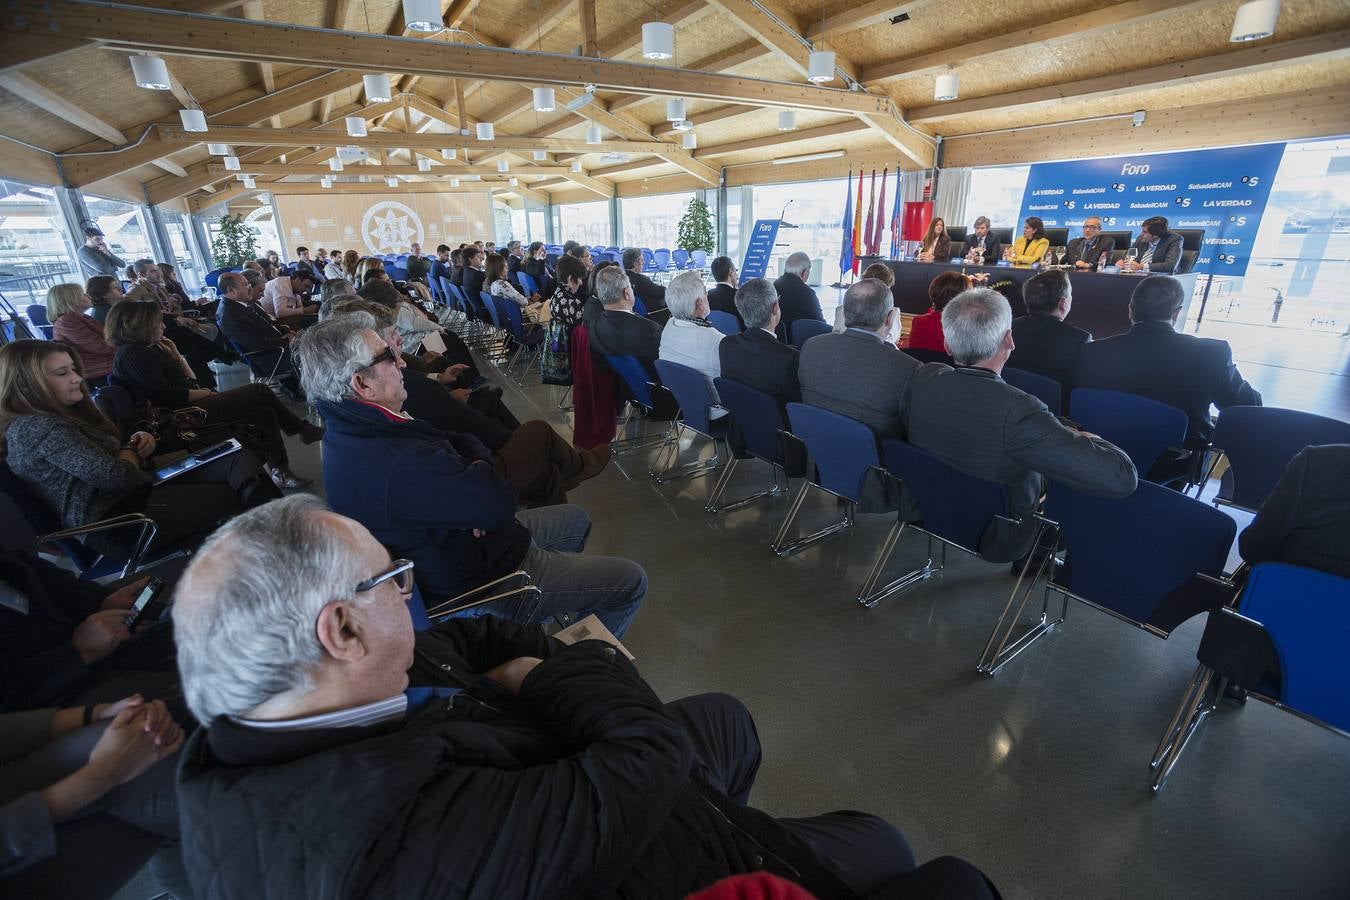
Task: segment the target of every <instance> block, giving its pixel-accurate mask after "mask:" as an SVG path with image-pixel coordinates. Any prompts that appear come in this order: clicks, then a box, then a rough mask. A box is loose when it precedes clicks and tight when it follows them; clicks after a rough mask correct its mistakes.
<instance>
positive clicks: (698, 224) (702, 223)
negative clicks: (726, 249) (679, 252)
mask: <svg viewBox="0 0 1350 900" xmlns="http://www.w3.org/2000/svg"><path fill="white" fill-rule="evenodd" d="M675 246H676V247H681V248H683V249H685V250H702V251H704V252H705V253H712V252H713V250H714V249H716V247H717V238H716V236H715V235H714V234H713V222H712V213H711V212H710V211H709V210H708V204H706V203H704V202H703V198H702V197H700V196H698V195H697V194H695V195H694V199H693V200H690V201H689V208H688V209H686V210H685V211H684V218H682V219H680V226H679V232H678V233H677V235H676V238H675Z"/></svg>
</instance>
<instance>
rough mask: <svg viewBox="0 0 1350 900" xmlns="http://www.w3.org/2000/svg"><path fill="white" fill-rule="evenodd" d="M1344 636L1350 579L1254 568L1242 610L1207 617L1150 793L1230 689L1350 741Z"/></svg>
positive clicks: (1283, 567) (1282, 567)
mask: <svg viewBox="0 0 1350 900" xmlns="http://www.w3.org/2000/svg"><path fill="white" fill-rule="evenodd" d="M1346 634H1350V579H1348V578H1340V577H1337V576H1335V575H1331V574H1328V573H1326V572H1318V571H1314V570H1312V569H1305V568H1301V567H1299V566H1291V565H1288V564H1285V563H1263V564H1261V565H1258V566H1256V567H1255V568H1253V569H1252V571H1251V574H1250V575H1249V576H1248V578H1247V584H1246V586H1245V587H1244V589H1243V592H1242V596H1241V597H1240V598H1239V600H1238V603H1237V609H1236V610H1234V609H1231V608H1228V607H1222V608H1220V609H1218V610H1215V611H1213V612H1211V613H1210V614H1209V620H1208V621H1207V622H1206V623H1205V633H1204V636H1203V637H1202V638H1201V639H1200V649H1199V651H1198V652H1197V653H1196V656H1197V658H1198V659H1199V661H1200V665H1199V666H1198V667H1197V668H1196V671H1195V674H1194V675H1193V676H1192V677H1191V681H1190V684H1189V685H1188V686H1187V688H1186V690H1185V692H1184V693H1183V694H1182V697H1181V703H1180V704H1179V705H1178V706H1177V710H1176V712H1175V713H1174V714H1173V715H1172V721H1171V722H1170V723H1169V724H1168V726H1167V730H1166V732H1164V734H1163V739H1162V741H1161V742H1160V743H1159V745H1158V750H1157V751H1156V752H1155V753H1154V755H1153V761H1152V763H1151V765H1152V767H1153V770H1154V774H1153V791H1154V792H1155V793H1156V792H1158V791H1160V790H1162V787H1163V785H1164V783H1166V781H1167V777H1168V775H1170V774H1171V772H1172V769H1173V768H1174V767H1175V766H1176V764H1177V761H1178V760H1179V759H1180V758H1181V754H1182V751H1184V750H1185V749H1186V745H1187V743H1188V742H1189V741H1190V739H1191V737H1192V736H1193V735H1194V734H1195V732H1196V730H1197V729H1198V728H1199V727H1200V724H1201V723H1202V722H1203V721H1204V720H1205V718H1206V717H1207V716H1208V715H1209V714H1210V713H1211V712H1213V711H1214V709H1215V707H1216V702H1217V699H1218V697H1219V696H1220V695H1221V694H1222V693H1223V688H1224V685H1225V683H1232V684H1234V685H1236V686H1237V687H1241V688H1245V689H1246V690H1247V691H1248V697H1254V698H1256V699H1257V700H1261V701H1263V702H1266V703H1270V704H1272V705H1274V706H1276V707H1278V708H1280V709H1284V710H1287V711H1288V712H1291V713H1293V714H1294V715H1296V716H1298V717H1299V718H1302V719H1307V720H1309V721H1312V722H1314V723H1316V724H1318V725H1320V726H1322V727H1324V728H1328V729H1330V730H1332V731H1335V732H1336V733H1338V734H1341V735H1345V736H1347V737H1350V681H1348V680H1347V678H1346V674H1345V636H1346Z"/></svg>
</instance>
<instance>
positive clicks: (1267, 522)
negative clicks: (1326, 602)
mask: <svg viewBox="0 0 1350 900" xmlns="http://www.w3.org/2000/svg"><path fill="white" fill-rule="evenodd" d="M1346 472H1350V444H1322V445H1320V446H1313V447H1305V448H1303V449H1302V450H1301V451H1299V453H1298V455H1297V456H1295V457H1294V458H1293V459H1292V460H1290V461H1289V466H1288V468H1286V469H1285V470H1284V474H1283V475H1281V476H1280V480H1279V482H1278V483H1277V484H1276V485H1275V489H1274V490H1272V491H1271V492H1270V496H1268V497H1266V499H1265V501H1264V502H1263V503H1262V504H1261V508H1260V509H1258V510H1257V511H1256V518H1254V519H1252V523H1251V524H1250V525H1248V526H1247V528H1246V529H1245V530H1244V531H1243V532H1242V534H1241V535H1239V536H1238V551H1239V552H1240V553H1241V555H1242V559H1243V561H1244V562H1248V563H1251V564H1252V565H1255V564H1257V563H1263V562H1283V563H1290V564H1292V565H1295V566H1307V567H1308V568H1310V569H1319V570H1321V571H1323V572H1330V573H1331V574H1333V575H1339V576H1341V577H1342V578H1350V554H1347V553H1346V548H1347V547H1350V479H1347V478H1346V477H1345V473H1346Z"/></svg>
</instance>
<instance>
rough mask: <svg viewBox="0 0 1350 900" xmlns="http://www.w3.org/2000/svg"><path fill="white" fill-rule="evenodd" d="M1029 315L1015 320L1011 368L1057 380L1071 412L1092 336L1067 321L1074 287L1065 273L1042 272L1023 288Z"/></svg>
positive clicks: (1029, 280)
mask: <svg viewBox="0 0 1350 900" xmlns="http://www.w3.org/2000/svg"><path fill="white" fill-rule="evenodd" d="M1022 299H1023V301H1025V302H1026V305H1027V314H1026V315H1025V316H1019V317H1018V318H1016V319H1014V320H1013V323H1012V334H1013V342H1014V343H1015V344H1016V345H1017V346H1016V347H1015V348H1014V349H1013V352H1012V356H1010V357H1008V365H1010V366H1012V367H1013V368H1014V369H1024V370H1026V371H1028V372H1035V373H1037V374H1038V375H1044V376H1045V377H1046V378H1053V379H1055V381H1058V382H1059V383H1060V386H1061V387H1062V388H1063V389H1064V409H1068V408H1069V388H1070V382H1071V381H1072V379H1073V370H1074V367H1075V366H1076V365H1077V364H1078V354H1079V352H1080V351H1081V350H1082V349H1083V345H1084V344H1086V343H1087V342H1088V341H1090V340H1092V335H1091V333H1089V332H1086V331H1084V330H1083V329H1081V328H1075V327H1073V326H1072V325H1069V324H1067V323H1066V322H1065V321H1064V317H1065V316H1067V315H1068V314H1069V310H1070V308H1072V306H1073V284H1072V283H1071V282H1070V281H1069V276H1068V275H1066V274H1065V273H1064V272H1063V270H1060V269H1052V270H1050V271H1047V272H1041V273H1040V274H1038V275H1035V276H1034V277H1032V278H1029V279H1027V282H1026V283H1025V284H1023V285H1022Z"/></svg>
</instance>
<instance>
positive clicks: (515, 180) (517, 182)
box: [511, 178, 520, 187]
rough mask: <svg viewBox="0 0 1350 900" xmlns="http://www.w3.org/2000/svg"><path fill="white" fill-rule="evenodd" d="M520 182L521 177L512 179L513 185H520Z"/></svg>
mask: <svg viewBox="0 0 1350 900" xmlns="http://www.w3.org/2000/svg"><path fill="white" fill-rule="evenodd" d="M519 184H520V179H519V178H512V179H511V187H516V186H517V185H519Z"/></svg>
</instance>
